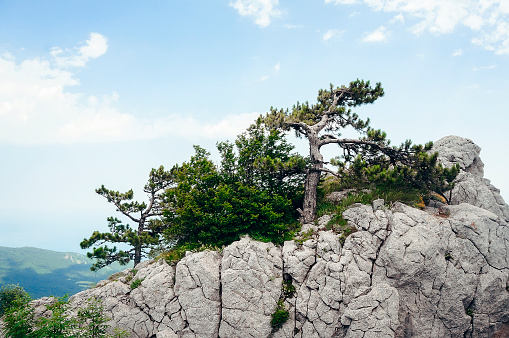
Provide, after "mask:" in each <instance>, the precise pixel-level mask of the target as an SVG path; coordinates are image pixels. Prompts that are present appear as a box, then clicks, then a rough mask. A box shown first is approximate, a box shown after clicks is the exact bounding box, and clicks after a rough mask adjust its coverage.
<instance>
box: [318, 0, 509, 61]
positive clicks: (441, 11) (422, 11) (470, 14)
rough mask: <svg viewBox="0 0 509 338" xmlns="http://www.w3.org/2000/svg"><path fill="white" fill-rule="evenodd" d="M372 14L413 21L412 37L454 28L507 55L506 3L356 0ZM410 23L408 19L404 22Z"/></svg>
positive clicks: (343, 1)
mask: <svg viewBox="0 0 509 338" xmlns="http://www.w3.org/2000/svg"><path fill="white" fill-rule="evenodd" d="M360 1H361V2H364V3H365V4H366V5H368V6H369V7H371V8H373V9H374V10H376V11H384V12H394V13H397V15H396V16H395V17H394V19H392V20H391V22H394V20H395V19H396V17H398V16H399V15H401V16H403V15H404V16H405V18H413V19H414V20H413V21H414V22H415V20H417V23H416V24H414V25H413V26H412V31H413V32H414V33H415V34H419V33H422V32H423V31H429V32H431V33H434V34H447V33H451V32H453V31H454V30H455V29H456V28H457V27H458V26H465V27H468V28H469V29H471V30H472V32H473V34H474V38H473V39H472V42H473V43H474V44H477V45H479V46H481V47H483V48H485V49H487V50H490V51H493V52H495V53H496V54H504V55H509V1H508V0H360ZM325 3H334V4H337V5H338V4H343V5H344V4H351V3H355V1H353V0H325ZM407 21H410V20H407Z"/></svg>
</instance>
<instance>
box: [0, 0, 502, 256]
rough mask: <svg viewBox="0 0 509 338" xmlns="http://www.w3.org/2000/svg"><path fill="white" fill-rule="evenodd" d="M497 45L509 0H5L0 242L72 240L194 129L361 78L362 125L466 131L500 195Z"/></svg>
mask: <svg viewBox="0 0 509 338" xmlns="http://www.w3.org/2000/svg"><path fill="white" fill-rule="evenodd" d="M508 61H509V1H507V0H498V1H496V0H482V1H481V0H475V1H474V0H441V1H435V0H292V1H289V0H287V1H285V0H279V1H278V0H231V1H230V0H165V1H162V0H161V1H150V2H140V1H128V0H123V1H92V0H89V1H58V0H55V1H46V0H40V1H22V0H16V1H8V0H1V1H0V89H1V90H0V156H1V159H2V165H1V166H0V215H2V217H1V218H0V229H1V234H2V235H1V237H0V245H1V246H36V247H41V248H46V249H52V250H59V251H79V250H80V249H79V242H80V241H81V240H82V239H83V238H84V237H88V236H89V235H90V234H91V233H92V232H93V231H94V230H101V231H105V230H106V229H107V226H106V217H107V216H110V215H114V214H115V208H114V207H113V206H112V205H109V204H108V203H107V202H106V200H104V199H103V198H102V197H100V196H99V195H97V194H95V192H94V189H96V188H98V187H99V186H100V185H101V184H104V185H105V186H106V187H108V188H110V189H115V190H121V191H125V190H128V189H129V188H134V190H135V197H137V198H138V199H139V200H143V198H144V196H143V194H142V193H141V188H142V186H143V185H144V183H145V181H146V179H147V177H148V173H149V171H150V169H151V168H153V167H158V166H159V165H165V166H166V167H171V166H172V165H174V164H176V163H181V162H183V161H185V160H187V159H189V157H190V156H191V155H192V154H193V149H192V145H193V144H199V145H201V146H202V147H205V148H206V149H208V150H209V151H212V152H213V153H214V150H215V144H216V142H217V141H223V140H226V139H230V140H233V139H234V138H235V135H237V134H239V133H241V132H242V131H243V130H244V129H245V128H246V127H247V126H248V125H249V124H250V123H251V122H252V121H253V120H254V118H255V117H256V116H257V115H258V114H260V113H264V112H266V111H267V110H268V109H269V108H270V107H271V106H274V107H282V108H285V107H291V106H292V105H293V104H294V103H295V102H296V101H306V100H309V101H314V100H315V99H316V93H317V91H318V89H320V88H325V87H328V85H329V83H334V84H335V85H342V84H348V83H349V82H350V81H352V80H355V79H357V78H360V79H365V80H371V81H372V82H381V83H382V85H383V87H384V88H385V92H386V95H385V97H383V98H381V99H379V100H378V101H377V102H375V104H373V105H370V106H366V107H362V108H361V109H359V110H358V112H359V114H360V115H361V116H363V117H368V116H369V117H370V118H371V120H372V126H373V127H375V128H380V129H382V130H385V131H387V133H388V135H389V138H390V139H391V140H393V143H396V144H399V143H401V142H403V141H404V140H406V139H411V140H412V141H414V142H415V143H425V142H427V141H430V140H432V141H436V140H438V139H440V138H441V137H443V136H446V135H451V134H454V135H459V136H463V137H467V138H470V139H472V140H473V141H474V142H475V143H477V144H478V145H480V146H481V147H482V149H483V150H482V152H481V157H482V159H483V161H484V163H485V176H486V177H487V178H489V179H491V180H492V183H493V184H494V185H495V186H497V187H498V188H500V189H501V191H502V195H503V196H504V198H505V199H506V200H507V199H508V198H509V181H508V180H507V178H506V170H505V168H507V167H508V166H509V159H508V157H507V155H508V151H507V144H508V143H509V133H508V127H509V125H508V122H509V118H508V117H507V111H508V108H507V104H506V97H507V96H508V90H509V81H508V79H509V63H508ZM297 144H298V149H299V150H300V151H302V152H305V151H306V147H305V144H303V143H302V142H301V143H297ZM331 147H332V148H327V149H324V150H325V154H326V157H327V156H328V157H329V158H330V157H332V156H334V155H335V151H336V150H337V148H335V147H334V146H331ZM216 156H217V155H216Z"/></svg>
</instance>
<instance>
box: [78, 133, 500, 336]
mask: <svg viewBox="0 0 509 338" xmlns="http://www.w3.org/2000/svg"><path fill="white" fill-rule="evenodd" d="M435 147H436V149H437V150H439V151H440V152H441V153H440V154H441V155H440V160H441V161H442V163H444V165H448V166H449V165H453V164H454V163H459V164H460V166H461V168H462V172H461V174H460V177H459V180H458V184H457V186H456V188H455V190H454V191H453V192H452V196H453V201H454V203H456V205H450V206H445V207H443V208H442V209H441V210H438V209H435V208H430V207H428V208H426V209H425V210H419V209H415V208H412V207H409V206H406V205H404V204H401V203H395V204H393V205H386V204H384V201H383V200H377V201H374V202H373V205H361V204H355V205H353V206H351V207H350V208H349V209H348V210H346V211H345V212H344V213H343V218H344V219H346V220H347V221H348V223H349V225H350V226H352V227H354V228H355V229H356V230H357V231H356V232H354V233H352V234H351V235H350V236H348V237H347V238H346V240H344V243H343V242H342V241H341V240H340V238H339V237H338V235H337V234H335V233H334V232H333V231H327V230H326V229H325V226H326V224H327V222H328V221H329V220H330V217H328V216H324V217H322V218H321V219H319V220H318V222H317V223H316V224H305V225H304V226H303V227H302V232H303V234H302V236H301V238H300V240H297V241H288V242H285V243H284V245H283V246H275V245H274V244H272V243H261V242H256V241H253V240H251V239H249V238H248V237H245V238H243V239H242V240H240V241H237V242H235V243H233V244H231V245H229V246H227V247H226V248H224V249H223V250H222V252H213V251H204V252H198V253H187V254H186V256H185V257H184V258H183V259H182V260H181V261H180V262H178V263H177V264H176V265H173V266H172V265H168V264H167V263H166V262H165V261H164V260H159V261H149V262H143V263H141V264H139V265H138V266H137V267H136V269H135V270H130V269H127V270H125V271H124V272H122V273H119V274H116V275H114V276H112V277H111V278H110V280H107V281H103V282H101V283H99V284H98V285H97V287H96V288H94V289H90V290H87V291H83V292H81V293H78V294H76V295H74V296H73V297H71V303H72V306H74V307H78V306H80V305H82V304H84V303H85V302H86V300H87V299H88V298H90V297H92V296H95V297H98V298H101V299H102V300H103V302H104V305H105V309H106V312H107V313H108V314H109V315H110V316H111V317H112V319H113V320H112V323H111V324H112V325H114V326H119V327H121V328H123V329H126V330H128V331H129V332H131V336H132V337H151V338H152V337H155V338H168V337H172V338H173V337H224V338H230V337H274V338H283V337H288V338H289V337H300V338H312V337H320V338H325V337H327V338H328V337H348V338H353V337H364V338H368V337H398V338H399V337H507V336H509V291H508V290H509V227H508V223H507V221H506V220H507V215H508V214H507V213H506V209H507V205H506V204H505V203H504V202H503V200H502V199H501V197H500V198H498V197H497V196H500V195H499V194H498V192H497V190H496V189H494V188H491V186H490V185H489V182H488V181H487V180H486V179H484V178H483V177H482V175H483V170H482V169H483V165H482V162H481V160H480V158H479V151H480V149H479V147H477V146H476V145H475V144H473V143H472V142H471V141H469V140H467V139H462V138H458V137H447V138H444V139H442V140H440V141H438V142H437V143H436V144H435ZM462 149H463V150H462ZM461 175H463V176H461ZM469 182H474V183H472V184H475V185H474V186H473V187H472V186H469V184H471V183H469ZM486 182H488V183H486ZM476 189H477V191H476V192H475V194H473V191H474V190H476ZM482 189H485V190H482ZM483 191H484V192H483ZM497 194H498V195H497ZM480 196H484V197H482V198H481V197H480ZM461 198H466V200H467V201H468V202H470V204H467V203H462V200H461ZM444 208H445V209H444ZM444 210H445V211H446V212H444ZM133 282H134V283H133ZM285 283H286V284H290V283H291V284H292V285H293V287H294V288H295V291H294V292H292V293H291V295H287V294H285V293H284V292H283V286H284V285H285ZM138 284H139V286H137V287H136V285H138ZM279 300H282V301H283V302H284V306H285V308H286V309H287V310H288V312H289V318H288V320H287V322H285V323H284V324H283V325H282V326H281V327H280V328H279V329H278V330H277V331H276V330H273V329H272V327H271V324H270V322H271V314H272V313H273V312H274V311H275V309H276V307H277V303H278V301H279Z"/></svg>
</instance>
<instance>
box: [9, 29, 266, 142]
mask: <svg viewBox="0 0 509 338" xmlns="http://www.w3.org/2000/svg"><path fill="white" fill-rule="evenodd" d="M107 49H108V42H107V39H106V37H104V36H103V35H101V34H99V33H91V34H90V37H89V39H88V40H87V41H86V42H85V44H84V45H83V46H81V47H75V48H71V49H61V48H53V49H52V50H51V52H50V53H49V55H48V57H47V58H42V57H38V58H34V59H27V60H22V61H20V62H18V61H17V60H16V59H15V58H14V57H13V56H12V55H11V54H3V55H0V143H4V144H5V143H8V144H55V143H75V142H110V141H125V140H139V139H153V138H159V137H166V136H173V137H175V136H176V137H184V138H185V137H189V135H194V136H195V137H196V135H198V137H202V138H216V139H217V138H222V137H234V136H236V135H237V134H239V133H241V132H242V131H244V130H245V129H246V127H247V126H248V125H249V124H250V123H252V122H253V121H254V119H255V118H256V117H257V116H258V114H257V113H245V114H240V115H235V116H226V117H225V118H223V119H221V120H218V121H214V122H207V121H205V122H203V121H201V120H197V119H194V118H191V117H182V116H178V115H173V116H170V117H167V118H164V119H143V118H140V117H137V116H135V115H133V114H131V113H125V112H120V111H119V110H118V109H117V107H116V102H117V100H119V95H118V94H117V93H115V92H113V93H110V94H106V95H102V96H100V97H97V96H93V95H87V94H86V93H76V90H74V91H73V92H70V91H69V89H70V88H71V87H74V88H76V87H77V86H79V84H80V82H79V79H78V78H76V75H75V73H74V72H73V69H78V68H81V67H85V66H86V65H87V62H88V61H90V60H92V59H95V58H98V57H100V56H101V55H104V54H105V53H106V52H107Z"/></svg>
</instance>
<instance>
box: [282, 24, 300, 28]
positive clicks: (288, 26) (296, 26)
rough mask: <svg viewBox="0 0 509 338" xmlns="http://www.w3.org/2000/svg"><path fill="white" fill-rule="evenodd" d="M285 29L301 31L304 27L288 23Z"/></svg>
mask: <svg viewBox="0 0 509 338" xmlns="http://www.w3.org/2000/svg"><path fill="white" fill-rule="evenodd" d="M284 27H285V28H286V29H299V28H303V27H304V26H303V25H294V24H291V23H287V24H285V26H284Z"/></svg>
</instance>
